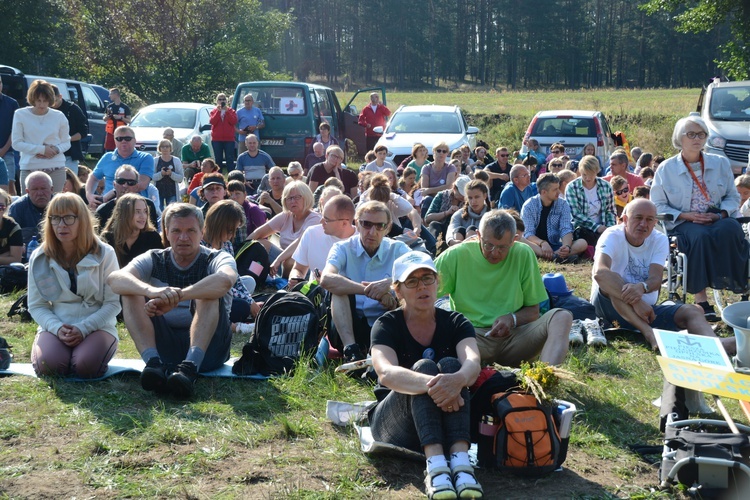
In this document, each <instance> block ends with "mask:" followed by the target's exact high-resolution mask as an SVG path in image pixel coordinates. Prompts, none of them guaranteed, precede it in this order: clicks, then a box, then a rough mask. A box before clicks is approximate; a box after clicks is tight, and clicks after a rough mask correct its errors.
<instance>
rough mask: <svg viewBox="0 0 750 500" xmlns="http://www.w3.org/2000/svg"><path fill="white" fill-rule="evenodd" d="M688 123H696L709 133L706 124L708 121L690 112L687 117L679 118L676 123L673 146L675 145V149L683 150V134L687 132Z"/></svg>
mask: <svg viewBox="0 0 750 500" xmlns="http://www.w3.org/2000/svg"><path fill="white" fill-rule="evenodd" d="M688 123H695V124H696V125H698V126H699V127H700V128H701V130H703V131H704V132H705V133H706V134H708V126H707V125H706V122H704V121H703V118H701V117H700V116H698V114H693V113H690V114H689V115H688V116H686V117H685V118H680V119H679V120H677V123H675V124H674V131H673V132H672V146H674V147H675V149H679V150H682V136H683V135H684V134H685V129H686V128H687V126H688Z"/></svg>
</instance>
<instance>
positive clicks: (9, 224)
mask: <svg viewBox="0 0 750 500" xmlns="http://www.w3.org/2000/svg"><path fill="white" fill-rule="evenodd" d="M10 203H11V197H10V195H9V194H8V193H7V191H5V190H4V189H0V264H13V263H14V262H18V263H20V262H21V258H22V256H23V235H22V234H21V227H20V226H19V225H18V224H17V223H16V221H15V220H13V218H12V217H10V216H8V215H6V214H7V213H8V207H10Z"/></svg>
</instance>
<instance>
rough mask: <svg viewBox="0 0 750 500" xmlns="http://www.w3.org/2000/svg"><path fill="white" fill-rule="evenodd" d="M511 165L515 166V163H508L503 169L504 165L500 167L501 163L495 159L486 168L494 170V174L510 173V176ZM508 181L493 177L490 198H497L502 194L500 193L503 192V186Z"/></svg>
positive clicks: (490, 170) (489, 170)
mask: <svg viewBox="0 0 750 500" xmlns="http://www.w3.org/2000/svg"><path fill="white" fill-rule="evenodd" d="M511 167H513V165H511V164H510V163H506V164H505V169H503V168H502V167H500V163H498V162H497V161H493V162H492V163H490V164H489V165H487V166H486V167H484V169H485V170H486V171H488V172H492V173H493V174H508V176H509V177H510V169H511ZM508 182H510V181H509V180H508V181H504V180H502V179H492V184H491V186H492V187H491V188H490V198H491V199H493V200H496V199H497V198H498V197H499V196H500V193H502V192H503V188H504V187H505V185H506V184H507V183H508Z"/></svg>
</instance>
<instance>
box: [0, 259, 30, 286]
mask: <svg viewBox="0 0 750 500" xmlns="http://www.w3.org/2000/svg"><path fill="white" fill-rule="evenodd" d="M28 280H29V266H28V264H26V265H20V264H10V265H7V266H0V293H13V292H15V291H17V290H26V288H27V287H28V286H29V285H28Z"/></svg>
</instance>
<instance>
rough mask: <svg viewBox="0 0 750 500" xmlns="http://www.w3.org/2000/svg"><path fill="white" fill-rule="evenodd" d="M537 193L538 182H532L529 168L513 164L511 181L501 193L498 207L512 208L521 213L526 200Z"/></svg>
mask: <svg viewBox="0 0 750 500" xmlns="http://www.w3.org/2000/svg"><path fill="white" fill-rule="evenodd" d="M537 194H539V193H538V192H537V189H536V183H532V182H531V172H529V169H528V168H526V167H525V166H524V165H513V168H511V169H510V182H509V183H507V184H506V185H505V187H504V188H503V192H502V193H500V202H499V203H498V208H504V209H506V210H507V209H509V208H512V209H513V210H515V211H516V212H518V213H519V214H520V213H521V208H522V207H523V204H524V203H525V202H526V200H528V199H529V198H531V197H532V196H534V195H537Z"/></svg>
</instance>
